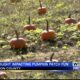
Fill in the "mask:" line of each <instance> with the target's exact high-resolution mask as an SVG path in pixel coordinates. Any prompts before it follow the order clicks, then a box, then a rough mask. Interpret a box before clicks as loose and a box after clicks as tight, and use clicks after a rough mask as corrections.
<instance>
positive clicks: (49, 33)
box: [41, 21, 56, 41]
mask: <svg viewBox="0 0 80 80" xmlns="http://www.w3.org/2000/svg"><path fill="white" fill-rule="evenodd" d="M55 36H56V33H55V31H54V30H50V29H49V26H48V21H47V28H46V30H44V31H43V32H42V33H41V39H42V40H43V41H49V40H53V39H54V38H55Z"/></svg>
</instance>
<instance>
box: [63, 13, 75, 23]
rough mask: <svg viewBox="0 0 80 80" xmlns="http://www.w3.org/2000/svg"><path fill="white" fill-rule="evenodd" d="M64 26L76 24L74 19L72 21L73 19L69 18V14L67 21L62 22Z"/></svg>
mask: <svg viewBox="0 0 80 80" xmlns="http://www.w3.org/2000/svg"><path fill="white" fill-rule="evenodd" d="M64 22H65V23H66V24H72V23H73V24H75V23H76V20H75V19H73V18H71V14H69V16H68V18H67V19H65V21H64Z"/></svg>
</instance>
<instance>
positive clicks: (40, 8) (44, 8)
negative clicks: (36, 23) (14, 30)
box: [38, 0, 47, 15]
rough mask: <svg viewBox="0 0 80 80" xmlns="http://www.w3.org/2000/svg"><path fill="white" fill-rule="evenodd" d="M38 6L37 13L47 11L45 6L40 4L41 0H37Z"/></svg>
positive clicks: (40, 13) (41, 13)
mask: <svg viewBox="0 0 80 80" xmlns="http://www.w3.org/2000/svg"><path fill="white" fill-rule="evenodd" d="M39 3H40V7H39V8H38V14H39V15H43V14H45V13H46V12H47V8H46V7H43V6H42V3H41V0H39Z"/></svg>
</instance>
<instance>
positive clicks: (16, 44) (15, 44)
mask: <svg viewBox="0 0 80 80" xmlns="http://www.w3.org/2000/svg"><path fill="white" fill-rule="evenodd" d="M15 33H16V38H12V39H11V40H10V41H9V44H10V46H11V48H13V49H20V48H24V47H25V45H26V40H25V39H24V38H19V36H18V33H17V31H15Z"/></svg>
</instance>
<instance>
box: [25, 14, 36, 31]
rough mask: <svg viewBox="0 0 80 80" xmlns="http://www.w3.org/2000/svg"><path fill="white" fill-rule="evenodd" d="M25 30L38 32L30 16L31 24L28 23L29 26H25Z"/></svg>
mask: <svg viewBox="0 0 80 80" xmlns="http://www.w3.org/2000/svg"><path fill="white" fill-rule="evenodd" d="M24 30H36V27H35V25H34V24H31V19H30V16H29V23H28V25H25V26H24Z"/></svg>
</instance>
